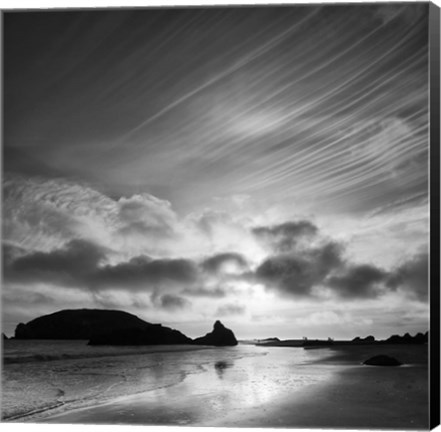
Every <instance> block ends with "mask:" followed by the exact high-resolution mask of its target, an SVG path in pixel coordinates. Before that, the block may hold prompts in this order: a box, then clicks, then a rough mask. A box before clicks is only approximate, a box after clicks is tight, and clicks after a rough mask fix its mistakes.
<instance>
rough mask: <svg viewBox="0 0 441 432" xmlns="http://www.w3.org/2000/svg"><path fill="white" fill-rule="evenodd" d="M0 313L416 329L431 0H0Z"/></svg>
mask: <svg viewBox="0 0 441 432" xmlns="http://www.w3.org/2000/svg"><path fill="white" fill-rule="evenodd" d="M3 32H4V33H3V41H4V83H3V84H4V86H3V93H4V140H3V143H4V144H3V176H2V200H3V206H2V212H3V214H2V216H3V217H2V222H3V224H2V247H3V249H2V256H3V286H2V325H3V331H5V332H6V333H7V334H8V335H12V334H13V331H14V329H15V326H16V325H17V324H18V323H19V322H28V321H30V320H31V319H34V318H36V317H38V316H40V315H43V314H47V313H52V312H55V311H57V310H60V309H76V308H105V309H119V310H125V311H127V312H131V313H134V314H136V315H137V316H139V317H140V318H142V319H145V320H146V321H148V322H160V323H162V324H164V325H167V326H170V327H174V328H177V329H179V330H181V331H182V332H184V333H185V334H187V335H188V336H190V337H196V336H200V335H203V334H205V333H207V332H208V331H210V330H211V328H212V325H213V322H214V321H215V320H216V319H220V320H221V321H222V322H223V323H224V324H225V325H226V326H227V327H229V328H231V329H233V331H234V332H235V334H236V336H237V337H238V338H241V339H246V338H265V337H274V336H277V337H279V338H301V337H309V338H316V337H333V338H353V337H356V336H362V337H365V336H367V335H374V336H375V337H377V338H384V337H388V336H390V335H391V334H404V333H405V332H410V333H412V334H414V333H416V332H417V331H426V330H427V329H428V318H429V315H428V314H429V311H428V222H429V216H428V210H429V209H428V136H429V135H428V134H429V132H428V4H425V3H408V4H401V3H395V4H393V3H391V4H371V5H368V4H358V5H304V6H300V5H292V6H283V7H275V6H272V7H222V8H220V7H218V8H216V7H209V8H197V7H194V8H187V9H185V8H174V9H170V8H168V9H167V8H157V9H134V10H96V11H91V10H87V11H78V10H77V11H50V12H49V11H35V12H6V13H4V28H3Z"/></svg>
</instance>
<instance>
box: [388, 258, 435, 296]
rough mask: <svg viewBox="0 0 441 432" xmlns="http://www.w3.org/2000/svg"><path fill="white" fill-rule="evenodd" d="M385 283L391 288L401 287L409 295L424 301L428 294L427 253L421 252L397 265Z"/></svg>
mask: <svg viewBox="0 0 441 432" xmlns="http://www.w3.org/2000/svg"><path fill="white" fill-rule="evenodd" d="M387 285H388V286H389V287H390V288H392V289H401V290H402V291H404V292H406V293H407V294H408V295H410V296H411V297H415V298H417V299H419V300H422V301H426V300H427V298H428V294H429V255H428V253H427V252H426V251H424V252H421V253H419V254H417V255H415V256H414V257H413V258H411V259H410V260H408V261H406V262H404V263H403V264H401V265H400V266H399V267H397V268H396V269H395V270H394V271H393V272H392V273H391V274H390V276H389V278H388V280H387Z"/></svg>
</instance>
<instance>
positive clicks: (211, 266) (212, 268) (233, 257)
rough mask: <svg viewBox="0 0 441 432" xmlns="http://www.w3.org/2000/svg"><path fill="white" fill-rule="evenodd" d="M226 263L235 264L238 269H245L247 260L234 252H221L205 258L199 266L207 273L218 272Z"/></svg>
mask: <svg viewBox="0 0 441 432" xmlns="http://www.w3.org/2000/svg"><path fill="white" fill-rule="evenodd" d="M228 263H232V264H235V265H236V266H238V268H240V269H246V268H247V267H248V262H247V260H246V259H245V257H244V256H243V255H241V254H238V253H234V252H226V253H221V254H218V255H214V256H212V257H210V258H207V259H205V260H204V261H203V262H202V264H201V267H202V269H203V270H204V271H206V272H208V273H219V272H221V271H222V267H223V266H224V265H225V264H228Z"/></svg>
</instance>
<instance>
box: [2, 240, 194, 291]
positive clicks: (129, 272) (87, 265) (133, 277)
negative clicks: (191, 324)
mask: <svg viewBox="0 0 441 432" xmlns="http://www.w3.org/2000/svg"><path fill="white" fill-rule="evenodd" d="M10 250H11V248H10V247H8V248H7V249H6V251H7V254H6V255H7V259H6V261H5V268H4V275H5V278H6V280H12V281H21V282H29V283H32V282H46V283H50V284H60V285H67V286H75V287H79V288H86V289H94V288H111V287H118V288H123V289H129V290H130V289H133V288H137V289H145V290H152V289H154V288H155V287H157V286H161V285H163V284H165V285H169V284H173V283H179V284H182V285H185V284H190V283H193V282H195V281H196V280H197V274H198V270H197V267H196V265H195V264H194V263H193V262H192V261H190V260H185V259H158V260H155V259H151V258H149V257H146V256H139V257H135V258H132V259H130V260H129V261H127V262H121V263H118V264H115V265H110V264H106V265H99V264H100V262H101V261H103V260H104V259H105V253H104V250H103V249H102V248H101V247H99V246H97V245H95V244H93V243H90V242H86V241H84V240H73V241H71V242H69V243H68V244H66V245H65V246H64V247H63V248H61V249H55V250H53V251H51V252H34V253H30V254H27V255H23V256H20V257H18V258H16V259H15V260H14V259H11V258H9V257H10V256H11V252H10Z"/></svg>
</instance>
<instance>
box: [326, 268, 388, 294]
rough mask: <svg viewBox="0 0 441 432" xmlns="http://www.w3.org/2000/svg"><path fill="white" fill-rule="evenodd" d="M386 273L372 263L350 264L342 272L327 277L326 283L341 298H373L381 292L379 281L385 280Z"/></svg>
mask: <svg viewBox="0 0 441 432" xmlns="http://www.w3.org/2000/svg"><path fill="white" fill-rule="evenodd" d="M387 275H388V274H387V272H385V271H384V270H382V269H379V268H377V267H375V266H373V265H369V264H361V265H352V266H349V267H348V268H345V269H344V272H343V273H341V274H339V275H336V276H331V277H329V278H328V279H327V280H326V284H327V285H328V286H329V287H330V288H332V290H333V292H334V293H335V294H338V296H340V297H343V298H375V297H378V295H380V294H381V293H382V289H381V285H380V283H382V282H384V281H385V280H386V278H387Z"/></svg>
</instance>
